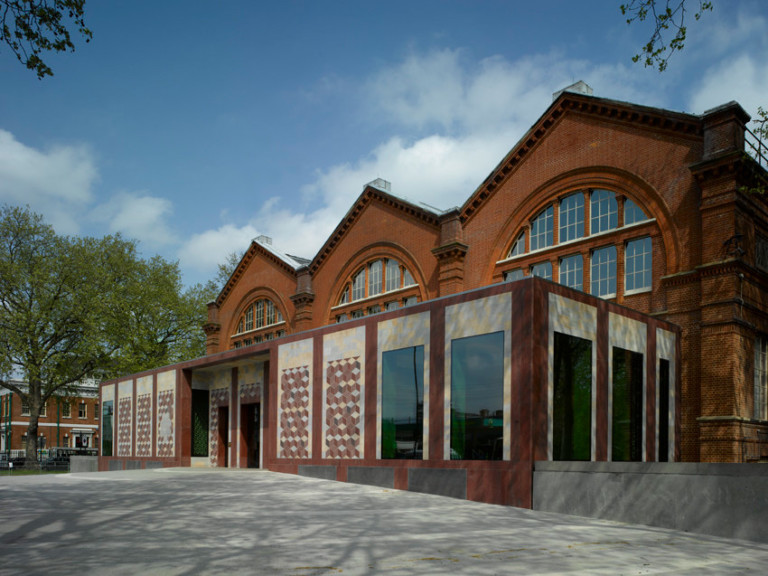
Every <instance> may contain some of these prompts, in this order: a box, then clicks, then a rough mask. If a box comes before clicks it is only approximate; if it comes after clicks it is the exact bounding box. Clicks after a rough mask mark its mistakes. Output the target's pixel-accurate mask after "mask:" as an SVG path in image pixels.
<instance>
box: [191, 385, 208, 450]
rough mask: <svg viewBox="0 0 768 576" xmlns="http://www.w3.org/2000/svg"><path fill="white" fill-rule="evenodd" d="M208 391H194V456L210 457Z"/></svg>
mask: <svg viewBox="0 0 768 576" xmlns="http://www.w3.org/2000/svg"><path fill="white" fill-rule="evenodd" d="M208 403H209V393H208V390H192V456H208V413H209V409H208V408H209V407H208Z"/></svg>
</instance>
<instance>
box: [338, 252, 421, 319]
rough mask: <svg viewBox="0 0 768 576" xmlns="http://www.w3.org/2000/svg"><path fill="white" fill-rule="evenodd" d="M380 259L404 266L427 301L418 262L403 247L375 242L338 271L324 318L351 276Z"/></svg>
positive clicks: (356, 253)
mask: <svg viewBox="0 0 768 576" xmlns="http://www.w3.org/2000/svg"><path fill="white" fill-rule="evenodd" d="M381 258H393V259H395V260H397V261H399V262H400V263H401V264H402V265H403V266H405V267H406V268H407V269H408V270H409V271H410V273H411V275H412V276H413V279H414V280H415V281H416V284H417V286H418V289H419V297H420V298H421V301H422V302H423V301H424V300H428V299H429V298H431V295H430V294H429V292H428V291H427V279H426V275H425V274H424V269H423V267H422V266H421V264H420V263H419V261H418V260H417V259H416V258H415V257H414V256H413V254H411V253H410V251H409V250H407V249H406V248H405V247H403V246H401V245H400V244H397V243H395V242H376V243H374V244H368V245H367V246H365V247H363V248H361V249H360V250H358V251H357V252H355V254H354V255H353V256H352V258H350V259H349V260H348V261H347V263H346V264H345V265H344V266H343V267H342V268H341V270H339V273H338V274H337V275H336V277H335V278H334V281H333V289H332V290H331V292H330V295H331V296H330V300H329V301H328V302H327V303H326V306H325V316H324V318H330V317H331V309H332V308H334V307H335V306H336V305H337V304H338V301H339V298H340V297H341V291H342V289H343V288H344V286H345V285H346V284H347V282H349V281H350V280H351V279H352V275H353V274H354V273H355V272H357V271H358V270H359V269H360V268H361V267H362V266H364V265H365V264H366V263H368V262H371V261H373V260H378V259H381Z"/></svg>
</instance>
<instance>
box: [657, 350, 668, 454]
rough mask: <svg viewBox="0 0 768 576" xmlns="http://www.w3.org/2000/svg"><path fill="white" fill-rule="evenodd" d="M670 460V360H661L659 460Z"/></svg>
mask: <svg viewBox="0 0 768 576" xmlns="http://www.w3.org/2000/svg"><path fill="white" fill-rule="evenodd" d="M668 460H669V360H664V359H662V360H660V361H659V462H667V461H668Z"/></svg>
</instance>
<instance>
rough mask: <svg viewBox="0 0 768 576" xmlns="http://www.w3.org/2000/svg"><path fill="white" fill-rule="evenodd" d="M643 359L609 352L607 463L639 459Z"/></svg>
mask: <svg viewBox="0 0 768 576" xmlns="http://www.w3.org/2000/svg"><path fill="white" fill-rule="evenodd" d="M643 361H644V360H643V355H642V354H640V353H639V352H632V351H630V350H624V349H622V348H618V347H614V348H613V418H612V422H611V429H612V438H613V440H612V442H611V444H612V445H611V459H612V460H613V461H614V462H640V461H641V460H642V459H643V453H642V450H643Z"/></svg>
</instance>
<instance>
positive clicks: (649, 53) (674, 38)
mask: <svg viewBox="0 0 768 576" xmlns="http://www.w3.org/2000/svg"><path fill="white" fill-rule="evenodd" d="M686 2H687V5H686ZM694 3H695V4H696V8H695V9H694V11H693V17H694V20H696V21H698V20H699V19H700V18H701V17H702V16H703V15H704V13H705V12H711V11H713V10H714V2H711V1H706V0H630V1H629V2H627V3H626V4H621V6H620V9H621V13H622V15H624V16H625V17H626V19H627V24H633V23H638V22H639V23H644V22H648V23H650V25H651V35H650V38H649V39H648V41H647V42H646V43H645V44H644V45H643V47H642V50H641V51H640V52H639V53H637V54H635V55H634V56H633V57H632V60H633V61H634V62H640V61H642V62H643V65H644V66H653V67H655V68H658V70H659V72H663V71H664V70H666V68H667V64H668V63H669V59H670V58H671V57H672V55H673V54H674V53H675V52H677V51H680V50H682V49H683V48H684V47H685V41H686V39H687V38H688V27H687V26H686V16H687V14H688V11H689V8H690V6H691V4H694ZM753 125H754V133H755V134H756V135H757V137H758V138H761V139H763V140H767V139H768V111H766V110H765V109H764V108H763V107H758V109H757V118H754V119H753ZM760 152H762V153H763V154H765V152H763V151H762V150H761V151H760ZM750 190H752V191H756V192H761V193H762V192H765V186H764V185H760V186H758V187H757V188H752V189H750Z"/></svg>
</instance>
